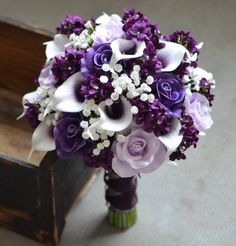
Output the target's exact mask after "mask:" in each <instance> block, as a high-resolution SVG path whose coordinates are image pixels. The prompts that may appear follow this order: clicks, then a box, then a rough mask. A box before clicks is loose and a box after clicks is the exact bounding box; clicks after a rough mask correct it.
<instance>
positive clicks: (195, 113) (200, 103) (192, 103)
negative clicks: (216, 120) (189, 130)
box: [185, 92, 213, 131]
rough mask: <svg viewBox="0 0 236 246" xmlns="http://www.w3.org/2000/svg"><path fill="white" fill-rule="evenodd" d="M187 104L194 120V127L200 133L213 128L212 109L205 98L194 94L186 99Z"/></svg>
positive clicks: (187, 108)
mask: <svg viewBox="0 0 236 246" xmlns="http://www.w3.org/2000/svg"><path fill="white" fill-rule="evenodd" d="M185 104H186V110H187V112H188V113H189V115H190V116H191V117H192V118H193V122H194V126H195V127H196V129H197V130H198V131H205V130H207V129H209V128H210V127H211V126H212V124H213V120H212V118H211V115H210V112H211V108H210V105H209V101H208V100H207V98H206V97H205V96H203V95H201V94H199V93H197V92H194V93H193V94H192V95H191V96H189V97H188V98H187V99H186V101H185Z"/></svg>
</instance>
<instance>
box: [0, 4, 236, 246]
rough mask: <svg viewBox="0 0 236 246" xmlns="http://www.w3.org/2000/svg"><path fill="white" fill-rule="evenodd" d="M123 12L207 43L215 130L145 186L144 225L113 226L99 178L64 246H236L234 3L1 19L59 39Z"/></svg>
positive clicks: (1, 11)
mask: <svg viewBox="0 0 236 246" xmlns="http://www.w3.org/2000/svg"><path fill="white" fill-rule="evenodd" d="M124 7H135V8H137V9H138V10H140V11H142V12H143V13H144V14H145V15H147V16H149V17H150V20H151V22H153V23H158V24H159V26H160V30H161V32H162V34H170V33H172V32H174V31H175V30H185V31H191V33H192V35H193V36H195V37H196V38H197V40H198V41H199V42H200V41H203V42H204V46H203V48H202V50H201V55H200V61H199V65H200V67H202V68H204V69H206V70H207V71H210V72H212V73H213V74H214V76H215V79H216V85H217V87H216V90H215V94H216V99H215V103H214V105H213V119H214V122H215V124H214V126H213V127H212V129H210V130H209V131H208V132H207V136H205V137H202V138H201V139H200V141H199V144H198V148H197V149H196V150H195V149H191V150H189V151H188V152H187V160H185V161H179V162H178V164H179V167H174V166H171V165H166V166H163V167H161V168H160V169H158V171H156V172H154V173H152V174H148V175H143V176H142V178H141V179H139V181H138V182H139V187H138V196H139V204H138V213H139V214H138V218H139V219H138V223H137V224H136V225H135V226H134V227H133V228H131V229H129V230H127V231H119V230H116V229H114V228H111V227H110V226H109V225H107V223H106V220H105V215H106V212H107V210H106V206H105V200H104V183H103V179H102V175H100V176H99V177H98V179H97V180H96V182H95V184H94V185H93V186H92V187H91V189H90V191H89V193H88V194H86V196H85V198H84V199H83V200H82V201H81V202H80V203H79V204H77V206H74V208H73V209H72V211H71V213H70V214H69V215H68V219H67V224H66V227H65V230H64V232H63V236H62V242H61V245H65V246H66V245H69V246H73V245H84V246H85V245H89V246H90V245H104V246H105V245H109V246H113V245H114V246H118V245H136V246H139V245H160V246H183V245H186V246H199V245H204V246H205V245H207V246H235V245H236V211H235V208H236V192H235V187H236V165H235V164H236V157H235V147H236V130H235V122H236V110H235V105H236V79H235V74H234V72H235V71H236V15H235V11H236V1H235V0H225V1H220V0H208V1H205V0H198V1H193V0H178V1H177V0H145V1H144V0H136V1H128V0H119V1H111V0H101V1H94V0H86V1H78V0H77V1H76V0H67V1H63V0H50V1H49V0H0V15H1V16H2V17H7V18H11V19H14V20H18V21H20V22H23V23H26V24H28V25H31V26H34V27H39V28H41V29H46V30H49V31H52V32H53V31H54V29H55V27H56V26H57V25H58V23H59V21H60V20H61V19H62V18H64V17H65V16H66V15H69V14H70V15H80V16H81V17H83V18H84V19H89V18H90V17H97V16H99V15H101V14H102V12H106V13H108V14H112V13H117V14H120V15H121V14H122V9H123V8H124ZM0 31H1V30H0ZM0 42H1V41H0ZM0 59H1V58H0ZM39 69H40V68H39ZM0 106H1V105H0ZM0 238H1V241H0V245H1V246H9V245H24V246H27V245H40V244H38V243H36V242H34V241H31V240H29V239H26V238H24V237H22V236H20V235H18V234H15V233H13V232H10V231H7V230H5V229H3V228H0Z"/></svg>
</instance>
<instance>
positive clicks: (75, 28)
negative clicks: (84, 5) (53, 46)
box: [56, 15, 85, 36]
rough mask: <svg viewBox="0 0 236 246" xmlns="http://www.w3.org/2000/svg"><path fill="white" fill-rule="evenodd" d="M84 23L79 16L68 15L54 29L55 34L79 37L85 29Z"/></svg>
mask: <svg viewBox="0 0 236 246" xmlns="http://www.w3.org/2000/svg"><path fill="white" fill-rule="evenodd" d="M84 25H85V21H84V20H83V19H82V18H81V17H80V16H76V15H75V16H74V15H68V16H67V17H66V18H65V19H64V20H62V21H61V23H60V25H59V26H58V27H57V28H56V33H61V34H64V35H67V36H70V35H71V34H72V33H74V34H76V35H79V34H80V33H81V32H82V31H83V30H84V28H85V26H84Z"/></svg>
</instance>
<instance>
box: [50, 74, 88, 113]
mask: <svg viewBox="0 0 236 246" xmlns="http://www.w3.org/2000/svg"><path fill="white" fill-rule="evenodd" d="M83 81H84V77H83V76H82V74H81V73H80V72H78V73H75V74H73V75H72V76H70V77H69V78H68V79H67V80H66V81H65V82H64V83H63V84H62V85H61V86H59V87H58V88H57V90H56V92H55V95H54V100H53V101H54V102H53V103H54V108H55V109H56V110H59V111H62V112H71V113H74V112H80V111H82V109H83V104H84V103H83V102H81V101H79V100H78V98H77V97H76V89H78V88H79V86H80V84H81V83H82V82H83Z"/></svg>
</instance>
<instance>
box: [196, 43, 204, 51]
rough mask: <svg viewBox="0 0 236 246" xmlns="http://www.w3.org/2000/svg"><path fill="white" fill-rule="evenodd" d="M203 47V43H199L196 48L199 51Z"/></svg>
mask: <svg viewBox="0 0 236 246" xmlns="http://www.w3.org/2000/svg"><path fill="white" fill-rule="evenodd" d="M203 45H204V43H203V42H200V43H199V44H197V45H196V48H197V49H199V50H200V49H201V48H202V47H203Z"/></svg>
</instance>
